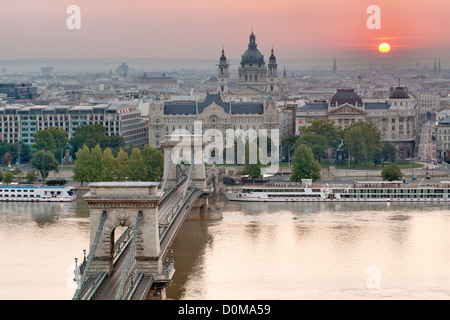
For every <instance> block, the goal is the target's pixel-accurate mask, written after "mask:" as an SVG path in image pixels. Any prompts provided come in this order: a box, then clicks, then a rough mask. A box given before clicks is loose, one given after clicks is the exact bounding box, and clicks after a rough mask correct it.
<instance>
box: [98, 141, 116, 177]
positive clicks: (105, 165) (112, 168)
mask: <svg viewBox="0 0 450 320" xmlns="http://www.w3.org/2000/svg"><path fill="white" fill-rule="evenodd" d="M100 162H101V166H102V175H101V180H102V181H115V180H116V177H117V165H116V159H115V158H114V155H113V154H112V151H111V149H110V148H106V149H105V150H103V154H102V159H101V161H100Z"/></svg>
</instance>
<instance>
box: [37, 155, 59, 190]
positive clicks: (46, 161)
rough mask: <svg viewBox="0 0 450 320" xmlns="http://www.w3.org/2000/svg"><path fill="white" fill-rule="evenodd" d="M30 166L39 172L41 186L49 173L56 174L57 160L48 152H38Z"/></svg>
mask: <svg viewBox="0 0 450 320" xmlns="http://www.w3.org/2000/svg"><path fill="white" fill-rule="evenodd" d="M31 166H32V167H33V168H35V169H37V170H38V171H39V173H40V174H41V177H42V184H45V179H46V178H47V177H48V174H49V173H50V171H56V172H58V160H56V158H55V155H54V154H53V153H52V152H50V151H44V150H38V151H36V153H35V154H34V157H33V159H32V160H31Z"/></svg>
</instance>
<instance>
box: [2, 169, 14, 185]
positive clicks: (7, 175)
mask: <svg viewBox="0 0 450 320" xmlns="http://www.w3.org/2000/svg"><path fill="white" fill-rule="evenodd" d="M2 180H3V182H4V183H6V184H10V183H11V182H13V180H14V175H13V173H12V172H11V171H10V170H9V169H5V171H3V179H2Z"/></svg>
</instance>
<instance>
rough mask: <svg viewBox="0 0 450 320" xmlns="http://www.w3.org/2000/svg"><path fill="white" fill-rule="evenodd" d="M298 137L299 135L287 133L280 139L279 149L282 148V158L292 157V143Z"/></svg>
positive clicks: (293, 143)
mask: <svg viewBox="0 0 450 320" xmlns="http://www.w3.org/2000/svg"><path fill="white" fill-rule="evenodd" d="M298 139H300V137H299V136H297V135H295V134H288V135H287V136H285V137H284V138H283V139H282V140H281V148H282V149H281V150H282V153H283V154H282V157H283V158H288V159H289V158H292V155H293V154H294V150H295V148H294V145H295V143H296V142H297V141H298Z"/></svg>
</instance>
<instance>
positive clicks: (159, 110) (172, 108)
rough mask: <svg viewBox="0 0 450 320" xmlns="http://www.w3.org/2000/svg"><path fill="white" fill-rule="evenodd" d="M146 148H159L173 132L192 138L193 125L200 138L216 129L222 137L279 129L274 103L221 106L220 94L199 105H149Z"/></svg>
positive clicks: (195, 103) (207, 98)
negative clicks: (232, 132) (181, 131)
mask: <svg viewBox="0 0 450 320" xmlns="http://www.w3.org/2000/svg"><path fill="white" fill-rule="evenodd" d="M149 106H150V112H149V144H150V145H151V146H153V147H154V148H159V147H160V146H161V142H162V141H163V140H164V136H165V135H170V134H172V133H173V132H174V131H175V130H177V129H185V130H187V131H188V132H189V133H190V134H194V131H195V128H194V123H195V122H196V121H201V123H202V128H201V129H202V134H203V133H204V132H205V130H208V129H218V130H220V131H221V132H222V135H223V137H225V136H226V130H227V129H233V130H238V129H241V130H244V131H248V130H249V129H253V130H255V132H256V134H258V133H259V131H260V130H261V129H267V133H268V134H269V135H270V130H272V129H278V128H279V119H278V111H277V105H276V102H275V100H273V99H272V98H271V97H267V98H266V99H265V100H264V101H261V102H245V103H242V102H225V101H223V100H222V97H221V96H220V94H207V95H206V97H205V99H204V100H203V101H183V102H173V101H162V100H160V101H154V102H152V103H150V104H149Z"/></svg>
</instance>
